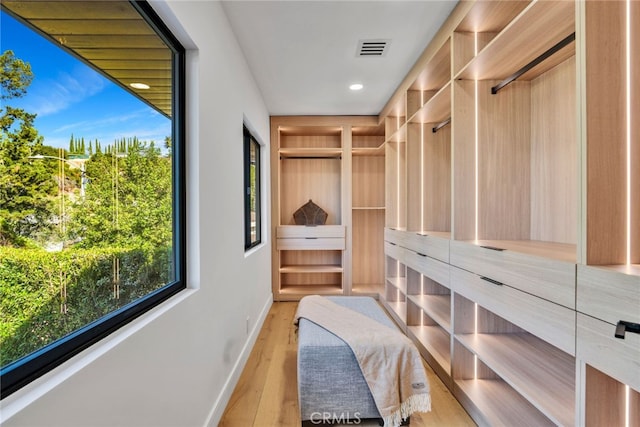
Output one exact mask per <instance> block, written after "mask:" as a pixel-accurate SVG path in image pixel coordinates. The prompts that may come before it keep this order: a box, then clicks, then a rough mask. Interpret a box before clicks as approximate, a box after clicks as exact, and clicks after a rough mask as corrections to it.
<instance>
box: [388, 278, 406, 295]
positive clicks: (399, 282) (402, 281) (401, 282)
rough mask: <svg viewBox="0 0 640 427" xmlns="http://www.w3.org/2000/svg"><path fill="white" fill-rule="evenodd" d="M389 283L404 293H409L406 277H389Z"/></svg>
mask: <svg viewBox="0 0 640 427" xmlns="http://www.w3.org/2000/svg"><path fill="white" fill-rule="evenodd" d="M387 283H389V284H390V285H391V286H393V287H394V288H396V289H398V290H399V291H400V292H402V293H403V294H406V293H407V279H406V278H405V277H387Z"/></svg>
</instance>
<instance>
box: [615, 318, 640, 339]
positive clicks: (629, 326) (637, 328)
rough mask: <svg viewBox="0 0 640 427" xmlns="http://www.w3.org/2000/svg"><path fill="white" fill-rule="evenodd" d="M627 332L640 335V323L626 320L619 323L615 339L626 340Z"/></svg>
mask: <svg viewBox="0 0 640 427" xmlns="http://www.w3.org/2000/svg"><path fill="white" fill-rule="evenodd" d="M625 332H633V333H634V334H640V323H633V322H626V321H624V320H620V321H618V324H617V325H616V333H615V337H616V338H620V339H624V333H625Z"/></svg>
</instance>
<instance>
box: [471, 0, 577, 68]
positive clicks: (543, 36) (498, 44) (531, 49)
mask: <svg viewBox="0 0 640 427" xmlns="http://www.w3.org/2000/svg"><path fill="white" fill-rule="evenodd" d="M574 31H575V4H574V3H573V2H569V1H538V2H532V3H531V4H530V5H529V6H528V7H527V9H526V10H525V11H523V12H522V13H521V14H520V15H519V16H518V17H517V18H516V19H514V20H513V21H511V22H510V23H509V24H508V25H507V27H505V29H504V30H503V31H501V32H500V34H498V35H497V36H496V37H495V38H494V39H493V40H492V41H491V42H490V43H489V44H488V45H487V46H486V47H485V48H484V49H483V50H482V51H481V52H479V53H478V55H477V56H476V58H475V59H474V60H473V61H471V62H470V63H469V65H468V66H467V67H466V68H465V69H464V70H463V71H462V73H461V74H460V76H461V77H462V78H465V79H480V80H486V79H497V80H501V79H504V78H506V77H508V76H510V75H511V74H513V73H515V72H516V71H517V70H519V69H521V68H522V67H524V66H525V65H526V64H528V63H529V62H531V61H532V60H534V59H535V58H537V57H538V56H540V55H541V54H542V53H544V52H545V51H547V50H548V49H549V48H551V47H552V46H554V45H555V44H556V43H558V42H559V41H561V40H562V39H564V38H565V37H567V36H568V35H570V34H571V33H573V32H574ZM548 63H549V62H548V61H546V64H548ZM545 67H546V65H544V64H543V66H541V67H539V68H540V72H544V71H546V69H547V68H545Z"/></svg>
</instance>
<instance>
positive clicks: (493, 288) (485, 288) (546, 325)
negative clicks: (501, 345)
mask: <svg viewBox="0 0 640 427" xmlns="http://www.w3.org/2000/svg"><path fill="white" fill-rule="evenodd" d="M492 279H493V278H492ZM451 289H452V290H453V291H454V292H456V293H457V294H460V295H462V296H464V297H465V298H467V299H469V300H471V301H473V302H476V303H478V304H479V305H481V306H482V307H484V308H485V309H487V310H489V311H491V312H493V313H494V314H496V315H498V316H500V317H502V318H504V319H505V320H508V321H509V322H511V323H513V324H514V325H517V326H519V327H521V328H523V329H525V330H526V331H527V332H530V333H531V334H533V335H535V336H537V337H538V338H540V339H542V340H544V341H547V342H548V343H550V344H552V345H554V346H555V347H557V348H559V349H561V350H563V351H564V352H566V353H569V354H571V355H575V323H576V313H575V311H573V310H570V309H568V308H566V307H563V306H561V305H558V304H554V303H552V302H550V301H547V300H545V299H542V298H538V297H536V296H534V295H531V294H528V293H526V292H522V291H520V290H518V289H515V288H513V287H511V286H508V285H505V284H502V285H500V284H495V283H491V282H490V281H487V280H485V279H482V278H481V276H478V275H476V274H473V273H469V272H468V271H465V270H462V269H459V268H456V267H453V266H452V267H451Z"/></svg>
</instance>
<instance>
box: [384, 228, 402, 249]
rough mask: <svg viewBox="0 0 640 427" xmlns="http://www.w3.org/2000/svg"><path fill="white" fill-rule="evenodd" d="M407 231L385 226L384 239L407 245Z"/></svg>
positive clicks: (399, 244)
mask: <svg viewBox="0 0 640 427" xmlns="http://www.w3.org/2000/svg"><path fill="white" fill-rule="evenodd" d="M407 235H408V232H407V231H403V230H396V229H395V228H389V227H385V228H384V241H385V242H390V243H394V244H396V245H398V246H403V247H406V246H407Z"/></svg>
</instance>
